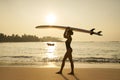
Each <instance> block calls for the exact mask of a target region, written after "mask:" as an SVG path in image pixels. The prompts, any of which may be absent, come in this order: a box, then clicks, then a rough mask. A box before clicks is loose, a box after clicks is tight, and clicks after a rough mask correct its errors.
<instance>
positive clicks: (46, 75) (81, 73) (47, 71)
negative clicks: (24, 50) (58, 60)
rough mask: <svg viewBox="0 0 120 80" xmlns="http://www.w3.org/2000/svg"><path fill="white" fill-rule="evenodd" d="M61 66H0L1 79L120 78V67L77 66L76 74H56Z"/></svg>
mask: <svg viewBox="0 0 120 80" xmlns="http://www.w3.org/2000/svg"><path fill="white" fill-rule="evenodd" d="M58 70H59V68H30V67H0V80H120V69H107V68H76V69H75V75H74V76H73V75H68V74H67V73H69V72H70V69H69V68H65V69H64V70H63V74H62V75H60V74H56V72H57V71H58Z"/></svg>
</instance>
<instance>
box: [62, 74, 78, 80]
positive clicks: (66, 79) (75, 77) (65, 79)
mask: <svg viewBox="0 0 120 80" xmlns="http://www.w3.org/2000/svg"><path fill="white" fill-rule="evenodd" d="M61 76H62V77H63V78H64V80H69V79H68V78H67V77H66V76H65V75H63V74H61ZM70 76H73V77H74V79H75V80H80V79H79V78H78V77H77V76H76V75H75V74H74V75H70Z"/></svg>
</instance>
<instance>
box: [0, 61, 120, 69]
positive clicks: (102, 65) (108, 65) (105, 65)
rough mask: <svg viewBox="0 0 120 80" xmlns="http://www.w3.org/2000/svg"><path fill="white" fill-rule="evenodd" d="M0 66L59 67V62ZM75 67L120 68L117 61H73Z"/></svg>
mask: <svg viewBox="0 0 120 80" xmlns="http://www.w3.org/2000/svg"><path fill="white" fill-rule="evenodd" d="M0 67H23V68H24V67H25V68H27V67H28V68H60V67H61V62H60V63H54V62H47V63H46V64H42V63H41V64H38V65H16V64H13V65H4V64H3V65H0ZM74 67H75V68H102V69H104V68H105V69H108V68H109V69H120V64H119V63H77V62H76V63H74ZM64 68H66V69H67V68H70V63H68V62H66V64H65V67H64Z"/></svg>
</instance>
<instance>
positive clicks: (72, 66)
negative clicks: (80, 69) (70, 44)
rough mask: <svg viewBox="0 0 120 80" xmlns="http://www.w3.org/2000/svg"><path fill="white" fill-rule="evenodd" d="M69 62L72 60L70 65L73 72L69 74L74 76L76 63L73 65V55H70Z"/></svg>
mask: <svg viewBox="0 0 120 80" xmlns="http://www.w3.org/2000/svg"><path fill="white" fill-rule="evenodd" d="M69 60H70V63H71V72H70V73H69V74H72V75H73V74H74V63H73V60H72V54H71V55H69Z"/></svg>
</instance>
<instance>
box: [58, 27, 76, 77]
mask: <svg viewBox="0 0 120 80" xmlns="http://www.w3.org/2000/svg"><path fill="white" fill-rule="evenodd" d="M71 35H73V31H72V29H71V28H70V27H67V28H66V30H65V32H64V38H66V39H67V40H66V41H65V44H66V50H67V52H66V53H65V55H64V58H63V61H62V65H61V69H60V71H59V72H57V74H62V70H63V68H64V65H65V60H66V59H67V58H68V59H69V60H70V63H71V72H70V73H68V74H70V75H74V64H73V60H72V48H71V46H70V44H71V41H72V37H71Z"/></svg>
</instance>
